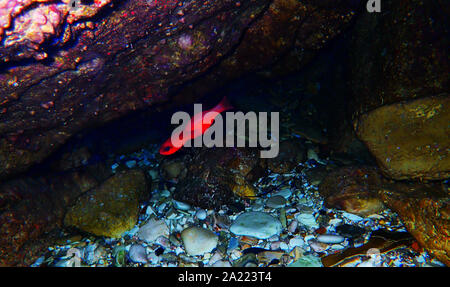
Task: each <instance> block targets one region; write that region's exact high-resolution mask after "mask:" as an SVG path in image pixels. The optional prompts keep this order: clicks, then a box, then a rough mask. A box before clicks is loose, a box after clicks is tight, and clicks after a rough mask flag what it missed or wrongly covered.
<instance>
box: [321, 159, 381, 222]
mask: <svg viewBox="0 0 450 287" xmlns="http://www.w3.org/2000/svg"><path fill="white" fill-rule="evenodd" d="M385 182H386V180H385V179H384V178H383V176H382V174H381V173H380V172H379V170H378V169H377V168H376V167H343V168H340V169H338V170H336V171H333V172H331V173H329V174H328V175H327V176H326V177H325V179H324V180H323V181H322V182H321V183H320V185H319V193H320V194H321V195H322V196H323V197H324V198H325V204H326V205H327V206H330V207H335V208H339V209H343V210H345V211H347V212H349V213H353V214H356V215H362V216H365V215H369V214H373V213H377V212H379V211H382V210H383V209H384V205H383V203H382V201H381V200H380V199H379V197H378V191H379V190H380V189H382V188H383V184H384V183H385Z"/></svg>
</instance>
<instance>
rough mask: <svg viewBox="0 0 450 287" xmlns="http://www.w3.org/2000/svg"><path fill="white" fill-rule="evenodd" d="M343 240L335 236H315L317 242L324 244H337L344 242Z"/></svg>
mask: <svg viewBox="0 0 450 287" xmlns="http://www.w3.org/2000/svg"><path fill="white" fill-rule="evenodd" d="M344 240H345V238H344V237H342V236H340V235H335V234H322V235H319V236H317V241H319V242H322V243H326V244H339V243H342V242H344Z"/></svg>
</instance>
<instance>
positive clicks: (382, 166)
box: [0, 0, 450, 267]
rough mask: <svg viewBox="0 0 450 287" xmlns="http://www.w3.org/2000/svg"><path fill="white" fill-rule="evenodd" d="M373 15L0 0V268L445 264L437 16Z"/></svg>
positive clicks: (388, 4)
mask: <svg viewBox="0 0 450 287" xmlns="http://www.w3.org/2000/svg"><path fill="white" fill-rule="evenodd" d="M377 3H378V1H366V0H364V1H363V0H335V1H328V0H258V1H255V0H241V1H235V0H217V1H197V0H186V1H175V0H166V1H164V0H145V1H144V0H128V1H126V0H98V1H97V0H95V1H81V0H80V1H76V0H61V1H51V0H49V1H46V0H22V1H18V0H0V40H1V41H2V42H1V44H0V266H35V267H37V266H40V267H45V266H60V267H69V266H92V267H100V266H111V267H112V266H115V267H138V266H139V267H142V266H154V267H156V266H159V267H204V266H212V267H231V266H233V267H280V266H281V267H313V266H314V267H322V266H325V267H343V266H346V267H349V266H350V267H356V266H358V267H367V266H368V267H400V266H402V267H424V266H448V265H449V264H450V255H449V251H450V243H449V232H450V231H449V230H450V206H449V202H450V200H449V189H448V178H449V174H450V159H449V157H448V151H449V145H450V141H449V134H450V132H449V125H448V123H449V122H450V113H449V95H448V91H449V88H448V84H449V75H448V71H449V66H448V64H449V61H448V47H449V37H448V36H449V35H448V27H450V25H448V24H449V23H448V19H449V17H448V15H449V12H450V5H449V2H448V1H443V0H442V1H441V0H435V1H418V0H409V1H406V0H405V1H403V0H399V1H389V0H382V1H381V10H380V11H374V10H371V9H370V8H373V9H375V8H377V9H378V7H376V5H377ZM371 5H373V6H371ZM377 9H375V10H377ZM218 103H221V104H218ZM224 103H226V105H225V104H224ZM194 104H202V107H203V110H215V111H218V112H219V113H221V116H223V117H224V118H225V115H226V114H227V113H226V112H225V110H226V111H227V112H235V113H237V112H242V113H244V114H247V115H249V114H250V113H255V114H256V115H261V113H264V112H265V113H267V114H268V115H269V118H268V120H269V124H268V128H269V131H268V138H271V139H272V140H275V141H276V146H277V151H278V153H277V155H276V156H275V157H269V158H264V157H261V153H260V152H261V150H265V149H267V147H262V146H261V145H258V146H251V145H250V138H251V137H250V135H249V132H251V130H252V126H251V123H250V122H251V121H250V120H249V121H247V123H248V125H247V126H246V128H245V129H244V131H245V132H246V133H245V135H244V136H242V135H234V139H235V140H236V142H237V141H239V140H241V141H242V142H244V143H245V146H239V147H236V146H235V147H219V146H215V147H206V146H201V147H188V146H186V145H185V146H183V147H180V148H179V149H176V151H175V150H174V151H173V153H170V154H165V152H164V150H163V148H162V147H163V146H164V144H165V143H167V142H168V141H169V142H170V139H172V138H171V135H172V132H173V131H174V129H175V128H176V127H177V125H176V124H172V123H171V121H172V117H173V115H174V114H175V113H176V112H179V111H184V112H187V113H188V114H189V115H191V116H194V114H196V113H195V108H194ZM222 104H223V105H222ZM225 106H226V109H221V108H222V107H225ZM275 115H277V116H278V117H279V123H278V125H275V126H270V122H271V121H272V120H274V117H275ZM201 116H202V117H204V116H205V115H204V114H201ZM194 118H195V117H194ZM258 119H260V118H258ZM242 123H245V121H242V122H241V124H242ZM202 124H203V125H204V124H205V123H204V122H203V123H202ZM216 124H217V125H216ZM214 125H216V126H218V125H219V118H215V122H214ZM187 126H188V127H191V126H190V125H187ZM208 127H209V126H208ZM192 129H193V130H197V131H198V130H201V133H202V134H205V133H207V132H208V130H209V131H211V129H212V126H211V128H209V129H208V128H207V127H205V126H201V127H198V126H195V125H194V124H192ZM188 130H189V131H191V130H190V129H188ZM215 135H216V136H219V133H216V134H215ZM220 136H222V137H223V138H225V137H226V134H225V133H223V134H222V132H220Z"/></svg>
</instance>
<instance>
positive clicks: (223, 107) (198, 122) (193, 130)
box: [159, 97, 233, 155]
mask: <svg viewBox="0 0 450 287" xmlns="http://www.w3.org/2000/svg"><path fill="white" fill-rule="evenodd" d="M231 109H233V106H232V105H231V104H230V103H229V102H228V100H227V98H226V97H224V98H223V99H222V100H221V101H220V103H218V104H217V105H216V106H215V107H214V108H212V109H210V110H206V111H203V112H201V113H198V114H195V115H194V117H193V118H191V120H189V122H188V123H187V124H186V125H185V127H184V129H183V131H182V133H181V135H182V136H181V137H173V136H172V137H170V138H169V139H168V140H166V141H165V142H164V144H162V145H161V148H160V149H159V153H160V154H162V155H171V154H173V153H175V152H177V151H178V150H179V149H181V148H182V147H183V146H184V145H185V144H186V142H188V141H190V140H192V139H195V138H197V137H199V136H201V135H203V134H204V133H205V131H206V130H207V129H208V128H209V127H210V126H211V125H212V124H213V121H214V119H215V118H216V117H217V116H218V115H219V114H220V113H221V112H224V111H227V110H231Z"/></svg>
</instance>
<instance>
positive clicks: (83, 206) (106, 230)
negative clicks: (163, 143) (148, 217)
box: [64, 170, 147, 238]
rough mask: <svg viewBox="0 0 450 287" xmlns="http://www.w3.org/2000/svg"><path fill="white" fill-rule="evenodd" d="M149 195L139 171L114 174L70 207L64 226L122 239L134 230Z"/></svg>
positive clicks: (142, 175)
mask: <svg viewBox="0 0 450 287" xmlns="http://www.w3.org/2000/svg"><path fill="white" fill-rule="evenodd" d="M146 191H147V185H146V179H145V175H144V173H143V172H142V171H140V170H130V171H125V172H121V173H118V174H115V175H114V176H112V177H110V178H109V179H108V180H106V181H105V182H103V183H102V184H101V185H100V186H99V187H97V188H94V189H92V190H90V191H88V192H87V193H85V194H83V195H81V196H80V197H79V198H78V199H77V201H76V202H75V204H74V205H73V206H71V207H70V208H69V209H68V211H67V213H66V215H65V217H64V225H65V226H71V227H76V228H78V229H80V230H83V231H85V232H89V233H92V234H94V235H98V236H107V237H113V238H116V237H120V235H121V234H122V233H123V232H125V231H127V230H130V229H132V228H133V227H134V225H135V224H136V222H137V219H138V214H139V209H140V205H139V202H140V201H141V200H142V199H143V198H144V197H145V194H146Z"/></svg>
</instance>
